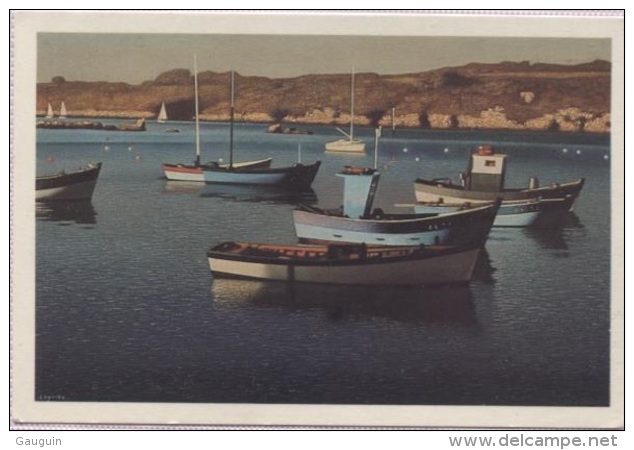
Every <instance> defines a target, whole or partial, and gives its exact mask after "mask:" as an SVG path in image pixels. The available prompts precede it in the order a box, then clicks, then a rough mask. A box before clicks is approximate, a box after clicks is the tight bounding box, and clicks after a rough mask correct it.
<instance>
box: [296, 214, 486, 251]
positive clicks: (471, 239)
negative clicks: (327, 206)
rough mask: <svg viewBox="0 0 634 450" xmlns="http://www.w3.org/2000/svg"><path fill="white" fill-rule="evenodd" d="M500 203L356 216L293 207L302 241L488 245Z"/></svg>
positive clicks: (297, 229)
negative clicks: (437, 211)
mask: <svg viewBox="0 0 634 450" xmlns="http://www.w3.org/2000/svg"><path fill="white" fill-rule="evenodd" d="M496 211H497V204H491V205H485V206H482V207H478V208H474V209H471V210H462V211H456V212H451V213H447V214H442V215H438V214H389V215H385V216H384V217H378V218H377V217H376V216H375V217H373V218H368V219H352V218H348V217H342V216H340V215H329V214H328V213H327V212H325V211H320V210H317V209H316V208H315V209H313V208H308V207H303V208H302V207H300V208H298V209H296V210H294V211H293V222H294V225H295V232H296V234H297V237H298V238H299V239H300V242H333V241H335V242H352V243H366V244H376V245H419V244H424V245H435V244H442V245H484V243H485V242H486V239H487V237H488V234H489V231H490V230H491V226H492V224H493V221H494V219H495V215H496Z"/></svg>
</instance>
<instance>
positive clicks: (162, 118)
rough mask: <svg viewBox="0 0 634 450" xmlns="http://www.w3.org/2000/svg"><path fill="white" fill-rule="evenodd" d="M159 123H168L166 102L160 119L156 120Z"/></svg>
mask: <svg viewBox="0 0 634 450" xmlns="http://www.w3.org/2000/svg"><path fill="white" fill-rule="evenodd" d="M156 121H157V122H158V123H165V122H167V110H166V109H165V102H163V104H162V105H161V111H160V112H159V115H158V117H157V118H156Z"/></svg>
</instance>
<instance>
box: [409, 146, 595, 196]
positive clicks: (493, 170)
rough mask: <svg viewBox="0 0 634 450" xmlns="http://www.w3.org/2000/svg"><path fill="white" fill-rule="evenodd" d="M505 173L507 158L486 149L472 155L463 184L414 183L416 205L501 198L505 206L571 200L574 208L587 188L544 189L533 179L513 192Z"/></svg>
mask: <svg viewBox="0 0 634 450" xmlns="http://www.w3.org/2000/svg"><path fill="white" fill-rule="evenodd" d="M505 173H506V155H504V154H500V153H495V151H494V150H493V148H492V147H491V146H488V145H482V146H480V147H478V149H477V151H476V152H475V153H473V154H472V155H471V160H470V163H469V167H468V168H467V171H466V172H464V173H462V174H461V182H460V183H459V184H453V183H452V181H451V180H449V179H447V178H436V179H433V180H425V179H422V178H418V179H417V180H416V181H415V182H414V192H415V195H416V201H418V202H425V203H426V202H432V203H435V202H441V203H458V204H460V203H464V202H470V203H487V202H492V201H494V200H495V199H496V198H498V197H499V198H501V199H502V201H503V202H508V201H521V200H529V199H535V198H542V199H549V198H569V199H571V203H570V207H571V208H572V204H573V203H574V201H575V199H576V198H577V197H578V196H579V193H580V192H581V188H582V187H583V184H584V179H583V178H581V179H578V180H575V181H569V182H565V183H552V184H550V185H547V186H541V187H540V186H539V182H538V180H537V178H535V177H531V178H530V180H529V186H528V187H526V188H516V189H509V188H506V187H505V186H504V176H505Z"/></svg>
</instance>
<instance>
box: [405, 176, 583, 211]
mask: <svg viewBox="0 0 634 450" xmlns="http://www.w3.org/2000/svg"><path fill="white" fill-rule="evenodd" d="M583 184H584V179H583V178H582V179H579V180H576V181H570V182H567V183H555V184H552V185H550V186H543V187H539V188H534V189H505V190H502V191H500V192H493V191H492V192H485V191H471V190H466V189H463V188H462V187H460V186H455V185H451V184H450V183H447V182H437V181H434V180H431V181H429V180H422V179H418V180H416V181H415V182H414V193H415V195H416V201H417V202H425V203H427V202H431V203H437V202H440V203H449V204H451V203H459V204H460V203H464V202H470V203H488V202H493V201H495V199H496V198H501V199H502V201H503V202H508V201H521V200H531V199H537V198H572V203H574V200H575V199H576V198H577V197H578V196H579V193H580V191H581V188H582V187H583ZM572 203H571V204H570V208H572Z"/></svg>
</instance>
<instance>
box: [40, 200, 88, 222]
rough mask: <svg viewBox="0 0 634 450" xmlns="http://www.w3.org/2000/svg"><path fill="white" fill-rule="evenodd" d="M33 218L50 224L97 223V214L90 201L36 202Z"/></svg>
mask: <svg viewBox="0 0 634 450" xmlns="http://www.w3.org/2000/svg"><path fill="white" fill-rule="evenodd" d="M35 217H36V218H38V219H40V220H47V221H52V222H70V223H73V222H74V223H78V224H96V223H97V212H96V211H95V207H94V206H93V205H92V202H91V201H90V200H87V201H56V202H48V203H40V202H38V203H36V204H35Z"/></svg>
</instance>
